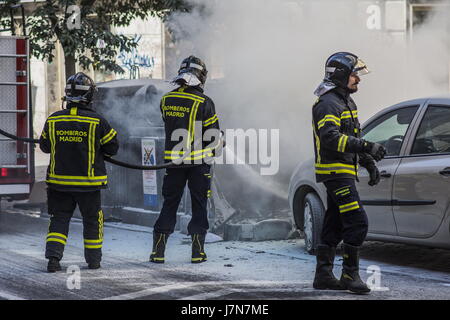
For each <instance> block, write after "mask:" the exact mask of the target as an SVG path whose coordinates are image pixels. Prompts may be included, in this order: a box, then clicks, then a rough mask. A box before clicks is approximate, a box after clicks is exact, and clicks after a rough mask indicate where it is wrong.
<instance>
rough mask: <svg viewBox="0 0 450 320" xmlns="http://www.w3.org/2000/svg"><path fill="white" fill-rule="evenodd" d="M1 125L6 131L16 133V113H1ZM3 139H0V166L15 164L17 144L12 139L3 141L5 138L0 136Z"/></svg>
mask: <svg viewBox="0 0 450 320" xmlns="http://www.w3.org/2000/svg"><path fill="white" fill-rule="evenodd" d="M0 116H1V121H0V123H1V127H2V129H3V130H5V131H6V132H10V133H12V134H17V131H16V130H17V115H16V114H1V115H0ZM0 138H1V139H3V141H0V166H4V165H15V164H17V145H16V142H14V141H4V139H7V138H6V137H4V136H0Z"/></svg>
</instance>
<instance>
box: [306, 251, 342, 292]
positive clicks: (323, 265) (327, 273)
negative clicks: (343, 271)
mask: <svg viewBox="0 0 450 320" xmlns="http://www.w3.org/2000/svg"><path fill="white" fill-rule="evenodd" d="M335 256H336V248H335V247H329V246H327V245H325V244H321V245H319V246H318V247H317V266H316V275H315V277H314V283H313V287H314V289H319V290H327V289H328V290H345V288H344V287H343V286H342V284H341V283H340V282H339V280H338V279H336V277H335V276H334V274H333V263H334V257H335Z"/></svg>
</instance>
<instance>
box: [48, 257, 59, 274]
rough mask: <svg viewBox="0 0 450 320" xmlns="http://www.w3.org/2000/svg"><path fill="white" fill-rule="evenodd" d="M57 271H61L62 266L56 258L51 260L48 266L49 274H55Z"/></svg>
mask: <svg viewBox="0 0 450 320" xmlns="http://www.w3.org/2000/svg"><path fill="white" fill-rule="evenodd" d="M56 271H61V265H60V264H59V260H58V259H56V258H49V259H48V265H47V272H50V273H53V272H56Z"/></svg>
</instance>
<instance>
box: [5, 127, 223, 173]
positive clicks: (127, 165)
mask: <svg viewBox="0 0 450 320" xmlns="http://www.w3.org/2000/svg"><path fill="white" fill-rule="evenodd" d="M0 134H1V135H4V136H5V137H7V138H10V139H12V140H16V141H22V142H25V143H31V144H38V143H39V140H38V139H32V138H21V137H18V136H15V135H13V134H11V133H8V132H6V131H3V130H2V129H0ZM221 141H222V144H224V141H223V138H221ZM220 145H221V143H219V144H218V145H217V147H216V148H215V150H217V149H218V148H219V147H220ZM189 154H190V151H187V152H186V155H185V156H183V157H181V158H179V159H177V163H175V162H174V161H171V162H168V163H164V164H159V165H154V166H143V165H137V164H130V163H126V162H122V161H119V160H116V159H113V158H111V157H108V156H105V161H106V162H109V163H112V164H115V165H116V166H120V167H124V168H128V169H134V170H145V171H147V170H148V171H150V170H162V169H167V168H171V167H175V166H179V163H181V162H182V161H183V160H184V159H186V158H187V157H188V156H189ZM178 162H179V163H178Z"/></svg>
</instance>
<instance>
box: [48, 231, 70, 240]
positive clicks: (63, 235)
mask: <svg viewBox="0 0 450 320" xmlns="http://www.w3.org/2000/svg"><path fill="white" fill-rule="evenodd" d="M51 236H55V237H61V238H64V239H66V240H67V236H66V235H65V234H62V233H57V232H51V233H49V234H47V238H48V237H51Z"/></svg>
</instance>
